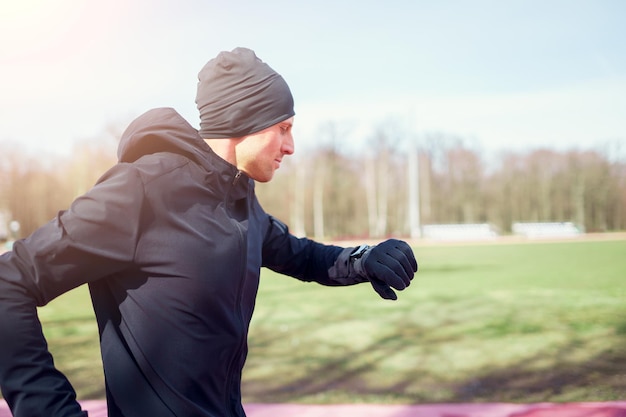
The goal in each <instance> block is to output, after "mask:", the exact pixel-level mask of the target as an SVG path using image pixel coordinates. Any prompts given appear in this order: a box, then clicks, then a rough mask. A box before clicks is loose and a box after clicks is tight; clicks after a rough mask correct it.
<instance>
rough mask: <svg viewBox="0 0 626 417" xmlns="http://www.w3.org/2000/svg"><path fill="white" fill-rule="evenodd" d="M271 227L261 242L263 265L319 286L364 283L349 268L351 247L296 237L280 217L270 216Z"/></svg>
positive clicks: (363, 279) (352, 249) (362, 279)
mask: <svg viewBox="0 0 626 417" xmlns="http://www.w3.org/2000/svg"><path fill="white" fill-rule="evenodd" d="M269 220H270V226H269V230H268V232H267V234H266V237H265V241H264V244H263V266H265V267H267V268H269V269H271V270H273V271H276V272H279V273H281V274H285V275H289V276H292V277H295V278H298V279H300V280H302V281H315V282H318V283H320V284H322V285H329V286H339V285H353V284H358V283H361V282H366V281H367V279H366V278H364V277H362V276H359V275H358V274H356V273H355V272H354V270H353V269H352V268H351V267H350V261H349V257H350V254H351V253H352V252H353V251H354V250H355V248H354V247H348V248H343V247H340V246H334V245H325V244H322V243H319V242H315V241H313V240H311V239H307V238H297V237H295V236H293V235H292V234H291V233H289V228H288V227H287V225H285V224H284V223H283V222H281V221H280V220H278V219H276V218H274V217H272V216H269Z"/></svg>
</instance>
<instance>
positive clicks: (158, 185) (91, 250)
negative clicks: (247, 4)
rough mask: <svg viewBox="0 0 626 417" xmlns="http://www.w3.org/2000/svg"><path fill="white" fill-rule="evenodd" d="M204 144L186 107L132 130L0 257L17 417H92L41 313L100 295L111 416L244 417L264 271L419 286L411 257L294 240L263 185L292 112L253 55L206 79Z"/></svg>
mask: <svg viewBox="0 0 626 417" xmlns="http://www.w3.org/2000/svg"><path fill="white" fill-rule="evenodd" d="M196 103H197V105H198V110H199V113H200V120H201V123H200V130H199V131H198V130H196V129H194V128H193V127H192V126H191V125H189V124H188V123H187V122H186V121H185V120H184V119H183V118H182V117H181V116H180V115H178V113H176V112H175V111H174V110H173V109H166V108H165V109H155V110H151V111H149V112H147V113H145V114H144V115H142V116H140V117H139V118H137V119H136V120H135V121H133V122H132V123H131V124H130V125H129V127H128V129H127V130H126V131H125V133H124V134H123V136H122V139H121V142H120V145H119V151H118V156H119V163H118V164H116V165H115V166H114V167H112V168H111V169H110V170H109V171H108V172H107V173H106V174H105V175H104V176H103V177H102V178H101V179H100V180H99V181H98V183H97V184H96V185H95V186H94V187H93V189H91V190H90V191H89V192H87V193H86V194H85V195H83V196H81V197H79V198H77V199H76V200H75V201H74V202H73V203H72V205H71V207H70V208H69V210H67V211H62V212H60V213H59V214H58V216H57V217H56V218H55V219H54V220H52V221H51V222H49V223H48V224H46V225H44V226H43V227H41V228H40V229H38V230H37V231H35V232H34V233H33V234H32V235H31V236H29V237H27V238H26V239H24V240H21V241H18V242H16V243H15V245H14V248H13V250H12V251H11V252H8V253H6V254H4V255H3V256H2V257H0V386H1V387H2V393H3V395H4V397H5V399H6V400H7V402H8V403H9V406H10V407H11V409H12V411H13V413H14V415H15V416H16V417H33V416H46V417H55V416H64V417H69V416H84V415H86V413H85V412H84V411H82V410H81V408H80V405H79V404H78V403H77V401H76V396H75V393H74V390H73V388H72V386H71V384H70V383H69V382H68V380H67V379H66V378H65V377H64V376H63V375H62V374H61V373H60V372H59V371H58V370H56V368H55V367H54V364H53V361H52V357H51V356H50V354H49V352H48V350H47V347H46V342H45V340H44V337H43V335H42V331H41V325H40V323H39V321H38V319H37V313H36V306H41V305H44V304H46V303H48V302H49V301H50V300H52V299H53V298H55V297H57V296H58V295H60V294H62V293H64V292H66V291H68V290H70V289H72V288H74V287H77V286H79V285H82V284H84V283H88V285H89V289H90V293H91V298H92V302H93V306H94V311H95V313H96V318H97V321H98V327H99V331H100V339H101V351H102V359H103V364H104V371H105V380H106V381H105V382H106V394H107V404H108V412H109V417H119V416H125V417H135V416H137V417H162V416H178V417H192V416H207V417H208V416H244V415H245V413H244V410H243V408H242V405H241V389H240V385H241V371H242V368H243V365H244V361H245V358H246V354H247V333H248V326H249V323H250V319H251V317H252V311H253V309H254V303H255V298H256V292H257V288H258V282H259V274H260V268H261V267H262V266H264V267H268V268H270V269H273V270H274V271H277V272H280V273H283V274H287V275H290V276H293V277H295V278H298V279H300V280H303V281H316V282H319V283H320V284H323V285H331V286H333V285H351V284H356V283H360V282H367V281H369V282H371V284H372V286H373V287H374V289H375V290H376V291H377V292H378V293H379V294H380V295H381V296H382V297H383V298H389V299H395V297H396V296H395V293H394V291H393V289H392V288H395V289H397V290H402V289H404V288H405V287H406V286H408V285H409V284H410V280H411V279H412V278H413V274H414V272H415V271H417V263H416V261H415V258H414V256H413V253H412V251H411V249H410V247H409V246H408V245H407V244H406V243H404V242H401V241H398V240H389V241H386V242H383V243H381V244H379V245H376V246H374V247H371V248H370V247H367V246H360V247H358V248H341V247H337V246H332V245H322V244H320V243H317V242H314V241H311V240H309V239H304V238H301V239H298V238H296V237H294V236H293V235H291V234H290V233H289V231H288V228H287V226H286V225H284V224H283V223H281V222H280V221H279V220H277V219H275V218H274V217H272V216H270V215H268V214H266V213H265V212H264V211H263V209H262V208H261V206H260V205H259V203H258V201H257V199H256V197H255V194H254V182H255V181H261V182H265V181H269V180H270V179H271V178H272V176H273V175H274V172H275V171H276V169H278V167H279V166H280V163H281V161H282V158H283V157H284V156H285V155H290V154H292V153H293V151H294V143H293V138H292V134H291V128H292V125H293V119H294V114H295V113H294V110H293V98H292V96H291V92H290V91H289V87H288V86H287V84H286V83H285V81H284V80H283V78H282V77H281V76H280V75H279V74H277V73H276V72H275V71H274V70H273V69H272V68H270V67H269V66H268V65H267V64H265V63H264V62H262V61H261V60H260V59H258V58H257V57H256V56H255V54H254V52H253V51H251V50H248V49H244V48H237V49H235V50H233V51H232V52H222V53H220V54H219V55H218V56H217V57H216V58H214V59H212V60H211V61H209V62H208V63H207V65H206V66H205V67H204V68H203V69H202V70H201V71H200V74H199V82H198V92H197V98H196Z"/></svg>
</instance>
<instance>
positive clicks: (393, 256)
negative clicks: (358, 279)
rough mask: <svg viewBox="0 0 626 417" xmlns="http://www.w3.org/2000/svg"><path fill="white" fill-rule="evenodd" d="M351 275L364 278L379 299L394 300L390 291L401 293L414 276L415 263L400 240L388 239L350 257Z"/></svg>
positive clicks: (409, 249)
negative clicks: (352, 273)
mask: <svg viewBox="0 0 626 417" xmlns="http://www.w3.org/2000/svg"><path fill="white" fill-rule="evenodd" d="M351 262H352V266H353V268H354V271H355V272H356V273H357V274H359V275H361V276H362V277H365V278H367V279H368V280H369V281H370V283H371V284H372V287H374V290H375V291H376V292H377V293H378V295H380V296H381V297H382V298H385V299H387V300H396V299H397V298H398V297H397V296H396V293H395V292H394V291H393V290H392V289H391V288H392V287H393V288H395V289H396V290H399V291H401V290H403V289H405V288H406V287H408V286H409V285H410V284H411V280H412V279H413V275H414V274H415V272H417V261H416V260H415V256H414V255H413V250H412V249H411V247H410V246H409V245H408V244H407V243H406V242H403V241H401V240H397V239H389V240H386V241H384V242H382V243H379V244H378V245H376V246H372V247H369V248H366V249H365V250H364V251H361V253H359V250H358V249H357V250H356V251H355V252H354V253H353V254H352V255H351Z"/></svg>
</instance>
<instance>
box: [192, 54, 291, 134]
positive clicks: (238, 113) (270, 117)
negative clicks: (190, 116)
mask: <svg viewBox="0 0 626 417" xmlns="http://www.w3.org/2000/svg"><path fill="white" fill-rule="evenodd" d="M196 104H197V106H198V111H199V112H200V131H199V133H200V136H201V137H203V138H236V137H241V136H245V135H249V134H251V133H255V132H258V131H261V130H263V129H265V128H268V127H270V126H272V125H275V124H276V123H279V122H282V121H283V120H286V119H289V118H290V117H291V116H293V115H294V114H295V112H294V109H293V97H292V96H291V91H290V90H289V86H288V85H287V83H286V82H285V80H284V79H283V77H281V76H280V74H278V73H277V72H276V71H274V70H273V69H272V68H270V66H269V65H267V64H266V63H264V62H263V61H261V60H260V59H259V58H257V56H256V55H255V54H254V51H252V50H250V49H246V48H235V49H233V51H232V52H220V53H219V55H217V57H215V58H213V59H212V60H210V61H209V62H207V64H206V65H205V66H204V67H203V68H202V70H200V73H199V74H198V92H197V95H196Z"/></svg>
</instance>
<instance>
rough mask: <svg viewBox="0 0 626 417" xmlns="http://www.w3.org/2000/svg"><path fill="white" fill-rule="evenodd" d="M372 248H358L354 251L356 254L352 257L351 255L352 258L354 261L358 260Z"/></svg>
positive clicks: (364, 246)
mask: <svg viewBox="0 0 626 417" xmlns="http://www.w3.org/2000/svg"><path fill="white" fill-rule="evenodd" d="M369 248H370V247H369V246H368V245H361V246H359V247H358V248H356V249H355V250H354V252H352V255H350V258H352V259H358V258H360V257H361V256H363V254H364V253H365V251H367V250H368V249H369Z"/></svg>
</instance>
